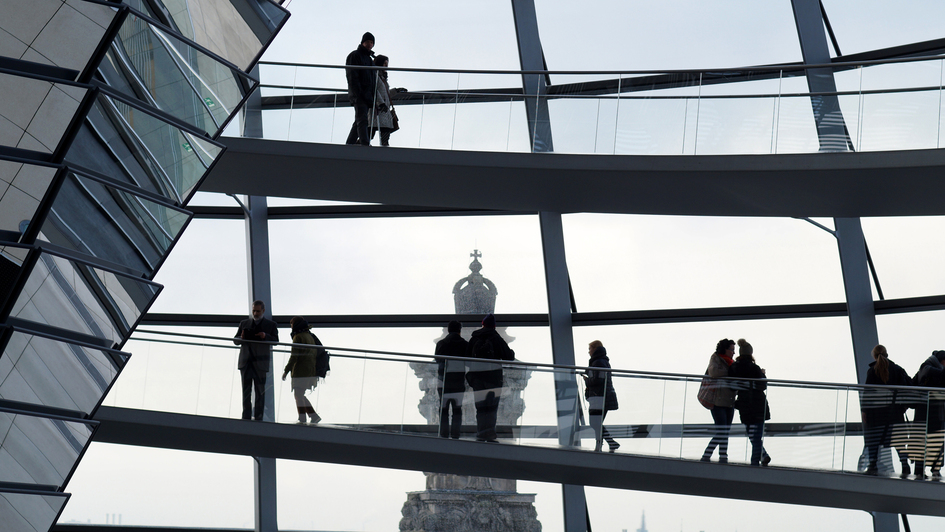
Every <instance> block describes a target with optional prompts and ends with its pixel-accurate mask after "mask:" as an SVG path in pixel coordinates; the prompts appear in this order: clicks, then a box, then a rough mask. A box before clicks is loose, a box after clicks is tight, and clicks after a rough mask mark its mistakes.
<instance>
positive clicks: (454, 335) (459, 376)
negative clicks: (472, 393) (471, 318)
mask: <svg viewBox="0 0 945 532" xmlns="http://www.w3.org/2000/svg"><path fill="white" fill-rule="evenodd" d="M461 330H463V324H462V323H460V322H458V321H456V320H453V321H451V322H449V324H448V325H447V326H446V331H447V332H448V333H449V334H447V335H446V337H445V338H443V339H442V340H440V341H439V342H437V343H436V351H435V355H434V359H435V360H436V366H437V367H436V375H437V380H438V381H439V386H438V387H437V388H438V389H437V391H438V392H440V405H441V406H440V437H441V438H453V439H454V440H455V439H459V433H460V427H461V426H462V424H463V395H464V394H465V393H466V381H465V378H464V377H465V375H466V363H465V362H464V361H463V360H456V359H454V358H446V357H459V358H462V357H465V356H466V347H467V346H468V345H469V342H467V341H466V340H465V339H463V337H462V336H460V334H459V332H460V331H461ZM450 414H453V419H452V422H451V421H450Z"/></svg>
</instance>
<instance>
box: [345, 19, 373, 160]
mask: <svg viewBox="0 0 945 532" xmlns="http://www.w3.org/2000/svg"><path fill="white" fill-rule="evenodd" d="M373 48H374V35H372V34H371V32H367V33H365V34H364V35H363V36H362V37H361V44H359V45H358V47H357V49H355V50H354V51H353V52H351V53H350V54H348V58H347V59H345V66H358V67H372V66H374V52H372V51H371V50H372V49H373ZM345 76H346V77H347V78H348V101H350V102H351V107H354V124H352V125H351V131H350V132H349V133H348V140H346V141H345V144H360V145H362V146H370V145H371V137H370V136H369V132H368V114H369V113H370V111H371V109H372V108H373V107H374V84H375V76H376V72H375V71H374V70H371V69H364V68H345Z"/></svg>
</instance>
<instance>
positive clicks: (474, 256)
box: [469, 249, 482, 259]
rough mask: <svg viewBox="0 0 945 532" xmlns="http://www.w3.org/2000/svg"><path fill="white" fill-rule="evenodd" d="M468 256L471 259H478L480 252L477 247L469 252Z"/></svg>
mask: <svg viewBox="0 0 945 532" xmlns="http://www.w3.org/2000/svg"><path fill="white" fill-rule="evenodd" d="M469 256H470V257H472V258H473V259H478V258H479V257H481V256H482V253H479V250H478V249H474V250H473V252H472V253H470V254H469Z"/></svg>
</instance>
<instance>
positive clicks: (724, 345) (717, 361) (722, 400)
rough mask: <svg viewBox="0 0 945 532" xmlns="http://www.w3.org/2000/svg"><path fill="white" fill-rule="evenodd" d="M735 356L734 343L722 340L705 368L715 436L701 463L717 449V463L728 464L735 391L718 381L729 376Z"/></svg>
mask: <svg viewBox="0 0 945 532" xmlns="http://www.w3.org/2000/svg"><path fill="white" fill-rule="evenodd" d="M734 355H735V341H734V340H729V339H728V338H723V339H721V340H719V343H717V344H716V345H715V353H712V355H711V356H710V357H709V366H708V367H707V368H706V375H707V376H708V377H709V378H710V380H711V382H710V386H712V393H711V398H710V399H711V404H712V407H711V408H710V409H709V411H710V412H711V413H712V421H713V422H714V423H715V435H714V436H713V437H712V439H711V440H709V445H707V446H706V448H705V452H703V453H702V461H703V462H708V461H710V460H711V459H712V453H713V452H715V448H716V447H718V448H719V463H722V464H725V463H728V435H729V433H730V432H731V429H732V419H734V418H735V407H734V406H733V405H734V404H735V390H733V389H732V388H731V386H730V384H729V382H728V381H726V380H719V379H721V378H722V377H728V376H729V367H730V366H731V365H732V364H733V363H734V362H735V360H734V359H733V358H732V357H733V356H734Z"/></svg>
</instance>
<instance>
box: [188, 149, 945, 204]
mask: <svg viewBox="0 0 945 532" xmlns="http://www.w3.org/2000/svg"><path fill="white" fill-rule="evenodd" d="M220 140H221V141H222V142H223V143H224V144H225V145H226V146H227V150H226V152H225V153H224V154H223V155H222V156H221V157H220V158H219V159H218V161H217V163H216V167H215V169H214V171H213V172H210V173H209V175H208V176H207V178H206V180H205V181H204V182H203V184H202V185H201V187H200V190H203V191H206V192H221V193H226V194H248V195H254V196H276V197H286V198H319V199H323V200H336V201H351V202H365V203H384V204H388V205H412V206H421V207H450V208H464V209H469V208H476V209H496V210H511V211H517V212H521V211H534V212H537V211H550V212H561V213H567V212H598V213H625V214H666V215H704V216H786V217H820V216H824V217H866V216H905V215H908V216H930V215H942V214H945V203H943V202H942V201H939V198H941V197H943V196H945V179H942V175H943V171H945V149H933V150H909V151H894V152H863V153H854V152H844V153H805V154H780V155H680V156H668V155H646V156H642V155H574V154H562V153H497V152H473V151H444V150H428V149H408V148H364V147H361V146H346V145H334V144H315V143H309V142H290V141H277V140H263V139H252V138H234V137H227V138H221V139H220ZM444 180H450V181H452V182H457V183H465V184H467V186H459V187H457V186H444Z"/></svg>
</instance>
